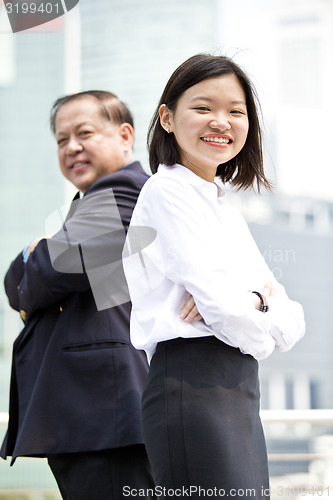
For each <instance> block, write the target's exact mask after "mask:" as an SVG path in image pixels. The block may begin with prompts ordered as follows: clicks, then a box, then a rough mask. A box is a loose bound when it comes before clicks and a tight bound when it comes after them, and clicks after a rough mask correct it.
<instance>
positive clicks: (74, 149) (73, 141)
mask: <svg viewBox="0 0 333 500" xmlns="http://www.w3.org/2000/svg"><path fill="white" fill-rule="evenodd" d="M82 150H83V146H82V144H81V142H80V141H79V140H78V139H77V138H76V137H70V138H69V141H68V143H67V154H72V155H73V154H76V153H79V152H80V151H82Z"/></svg>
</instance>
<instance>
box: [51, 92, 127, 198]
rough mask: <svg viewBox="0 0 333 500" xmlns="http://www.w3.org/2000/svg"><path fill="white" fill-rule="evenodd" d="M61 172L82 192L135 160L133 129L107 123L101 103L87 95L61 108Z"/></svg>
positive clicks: (58, 119)
mask: <svg viewBox="0 0 333 500" xmlns="http://www.w3.org/2000/svg"><path fill="white" fill-rule="evenodd" d="M55 136H56V140H57V143H58V159H59V165H60V170H61V172H62V173H63V175H64V176H65V177H66V179H68V180H69V181H70V182H71V183H72V184H74V186H75V187H76V188H77V189H79V190H80V191H82V192H83V193H84V192H85V191H86V190H87V189H88V187H89V186H91V184H93V183H94V182H95V181H97V180H98V179H100V178H101V177H104V176H105V175H107V174H110V173H112V172H115V171H116V170H119V169H120V168H121V167H122V166H124V165H126V163H129V162H130V161H132V159H133V154H132V145H133V129H132V127H131V126H130V125H129V124H128V123H122V124H121V125H118V124H115V123H113V122H112V121H109V120H107V118H106V117H105V116H104V115H103V112H102V107H101V104H100V103H99V101H97V100H96V99H95V98H94V97H93V96H84V97H81V98H78V99H74V100H72V101H69V102H68V103H66V104H64V105H63V106H61V108H60V109H59V111H58V112H57V115H56V119H55Z"/></svg>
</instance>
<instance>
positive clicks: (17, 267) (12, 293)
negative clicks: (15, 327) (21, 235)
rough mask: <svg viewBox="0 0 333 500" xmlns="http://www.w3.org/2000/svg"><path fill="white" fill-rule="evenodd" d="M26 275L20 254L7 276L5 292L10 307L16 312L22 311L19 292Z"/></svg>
mask: <svg viewBox="0 0 333 500" xmlns="http://www.w3.org/2000/svg"><path fill="white" fill-rule="evenodd" d="M23 275H24V262H23V258H22V253H20V254H19V255H18V256H17V257H16V259H15V260H13V262H12V263H11V265H10V267H9V269H8V271H7V273H6V276H5V291H6V294H7V297H8V300H9V304H10V306H11V307H12V308H13V309H15V310H16V311H19V310H20V303H19V290H20V283H21V280H22V278H23Z"/></svg>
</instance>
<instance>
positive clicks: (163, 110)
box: [158, 104, 172, 134]
mask: <svg viewBox="0 0 333 500" xmlns="http://www.w3.org/2000/svg"><path fill="white" fill-rule="evenodd" d="M158 112H159V115H160V123H161V126H162V128H164V130H166V131H167V132H168V134H170V133H171V132H172V127H171V122H172V111H171V110H170V109H169V108H168V106H167V105H166V104H161V106H160V109H159V110H158Z"/></svg>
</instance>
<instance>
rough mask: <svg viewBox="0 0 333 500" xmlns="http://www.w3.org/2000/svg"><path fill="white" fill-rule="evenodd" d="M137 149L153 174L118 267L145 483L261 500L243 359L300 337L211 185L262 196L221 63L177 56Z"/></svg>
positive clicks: (255, 389) (234, 93)
mask: <svg viewBox="0 0 333 500" xmlns="http://www.w3.org/2000/svg"><path fill="white" fill-rule="evenodd" d="M148 143H149V152H150V166H151V170H152V172H153V174H154V175H153V176H152V177H151V178H150V179H149V180H148V181H147V183H146V184H145V186H144V188H143V190H142V192H141V194H140V196H139V199H138V203H137V205H136V208H135V210H134V213H133V217H132V221H131V229H130V231H129V239H128V248H127V250H126V252H125V254H124V256H125V257H126V258H125V259H124V265H125V272H126V276H127V278H128V284H129V289H130V293H131V298H132V303H133V310H132V318H131V338H132V342H133V344H134V345H135V346H136V347H137V348H139V349H145V351H146V352H147V355H148V358H149V360H151V364H150V371H149V376H148V382H147V385H146V389H145V392H144V395H143V427H144V436H145V442H146V446H147V451H148V455H149V459H150V462H151V466H152V470H153V475H154V477H155V481H156V484H157V485H158V486H160V487H161V488H163V490H161V492H162V493H163V494H162V498H167V497H168V496H167V494H168V490H170V491H172V492H174V493H173V494H176V493H175V491H176V490H177V492H178V494H179V493H180V496H181V497H184V498H186V497H187V495H188V493H189V492H191V494H192V498H199V497H202V496H203V494H204V492H205V493H206V495H207V496H208V495H209V496H213V497H214V496H215V497H221V496H229V497H234V498H240V497H242V498H244V496H250V497H251V498H256V499H261V498H266V499H267V492H268V490H269V483H268V468H267V456H266V447H265V440H264V436H263V431H262V426H261V422H260V418H259V385H258V362H257V360H260V359H263V358H265V357H267V356H269V354H271V353H272V351H273V350H274V349H275V348H277V349H280V350H282V351H284V350H288V349H290V348H291V347H292V346H293V345H294V344H295V342H296V341H297V340H299V339H300V338H301V337H302V336H303V334H304V328H305V327H304V319H303V311H302V307H301V306H300V305H299V304H298V303H296V302H293V301H291V300H290V299H289V298H288V296H287V295H286V292H285V290H284V288H283V287H282V286H281V285H280V284H278V283H277V282H276V280H275V278H274V276H273V274H272V273H271V271H270V270H269V269H268V267H267V265H266V263H265V261H264V259H263V257H262V256H261V255H260V253H259V250H258V249H257V247H256V245H255V243H254V241H253V239H252V237H251V235H250V232H249V230H248V228H247V225H246V223H245V221H244V220H243V218H242V217H241V216H240V214H239V213H237V212H236V211H235V209H234V208H232V207H231V206H230V205H229V204H228V202H227V200H226V196H225V193H224V191H223V190H222V189H221V188H220V187H219V186H218V185H217V184H215V183H214V179H215V177H216V176H219V177H220V179H221V180H222V182H223V183H226V182H230V183H231V184H232V185H233V186H235V187H236V188H238V189H246V188H251V187H254V186H255V185H257V187H258V189H260V187H261V186H264V187H266V188H268V189H269V188H270V183H269V181H268V180H267V178H266V177H265V174H264V170H263V161H262V148H261V131H260V125H259V119H258V112H257V106H256V100H255V93H254V90H253V88H252V85H251V83H250V81H249V79H248V77H247V76H246V75H245V74H244V72H243V71H242V69H241V68H240V67H239V66H238V65H236V64H235V63H234V62H233V61H232V60H230V59H229V58H227V57H224V56H211V55H202V54H199V55H196V56H193V57H191V58H190V59H188V60H187V61H185V62H184V63H183V64H182V65H181V66H180V67H179V68H177V69H176V70H175V72H174V73H173V75H172V76H171V78H170V79H169V81H168V83H167V85H166V87H165V89H164V92H163V94H162V97H161V100H160V103H159V105H158V108H157V110H156V112H155V115H154V117H153V120H152V123H151V127H150V130H149V135H148ZM138 226H139V228H138ZM143 227H144V228H145V229H146V234H145V236H143V233H144V231H143ZM138 229H140V230H141V233H140V231H138ZM142 231H143V232H142ZM140 235H141V236H140ZM135 238H136V239H135ZM184 301H187V302H186V305H185V306H183V303H184ZM208 490H209V491H208ZM170 491H169V496H170V494H172V493H170ZM163 495H164V496H163Z"/></svg>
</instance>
